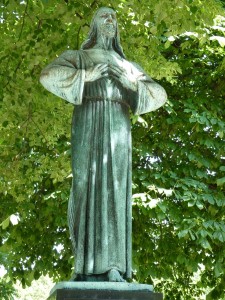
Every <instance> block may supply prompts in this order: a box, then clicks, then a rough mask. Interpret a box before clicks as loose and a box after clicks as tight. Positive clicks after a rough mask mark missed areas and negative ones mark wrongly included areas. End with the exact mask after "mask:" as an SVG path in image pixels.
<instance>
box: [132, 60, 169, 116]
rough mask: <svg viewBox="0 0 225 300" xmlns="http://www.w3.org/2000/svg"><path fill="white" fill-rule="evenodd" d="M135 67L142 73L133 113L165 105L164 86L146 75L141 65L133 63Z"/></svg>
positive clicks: (138, 82) (139, 113)
mask: <svg viewBox="0 0 225 300" xmlns="http://www.w3.org/2000/svg"><path fill="white" fill-rule="evenodd" d="M133 67H134V68H136V69H138V71H139V72H141V73H142V74H141V76H139V79H138V80H137V92H136V93H135V95H134V99H133V101H132V102H133V105H132V107H131V109H132V111H133V113H134V114H135V115H141V114H145V113H148V112H150V111H153V110H156V109H158V108H159V107H161V106H163V105H164V104H165V102H166V100H167V94H166V91H165V90H164V88H163V87H162V86H161V85H159V84H158V83H156V82H155V81H154V80H152V79H151V78H150V77H149V76H148V75H146V74H145V73H144V71H143V70H142V69H141V67H140V66H138V65H136V64H134V63H133ZM134 72H135V71H134Z"/></svg>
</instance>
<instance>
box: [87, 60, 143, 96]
mask: <svg viewBox="0 0 225 300" xmlns="http://www.w3.org/2000/svg"><path fill="white" fill-rule="evenodd" d="M104 77H112V78H114V79H115V80H117V81H119V82H120V83H121V84H122V86H123V87H125V88H126V89H129V90H132V91H136V90H137V80H136V79H135V78H134V76H131V75H130V76H129V75H128V74H127V72H126V71H125V70H123V69H122V68H120V67H118V66H114V65H108V64H98V65H96V66H94V67H91V68H89V69H87V70H86V75H85V82H92V81H96V80H98V79H101V78H104Z"/></svg>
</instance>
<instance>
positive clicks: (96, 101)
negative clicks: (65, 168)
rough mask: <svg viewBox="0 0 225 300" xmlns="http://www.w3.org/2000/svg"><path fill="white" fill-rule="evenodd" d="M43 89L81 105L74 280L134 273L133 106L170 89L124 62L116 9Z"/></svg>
mask: <svg viewBox="0 0 225 300" xmlns="http://www.w3.org/2000/svg"><path fill="white" fill-rule="evenodd" d="M40 81H41V83H42V84H43V86H44V87H45V88H46V89H47V90H49V91H50V92H52V93H54V94H55V95H57V96H59V97H61V98H63V99H65V100H66V101H68V102H71V103H72V104H74V105H75V109H74V114H73V120H72V137H71V139H72V172H73V182H72V189H71V195H70V199H69V205H68V220H69V229H70V235H71V240H72V244H73V249H74V255H75V280H78V281H79V280H82V281H95V280H96V281H124V280H125V279H127V278H131V260H132V259H131V126H130V116H129V109H131V111H132V112H133V113H134V114H144V113H147V112H149V111H153V110H156V109H158V108H159V107H160V106H162V105H163V104H164V103H165V101H166V97H167V96H166V92H165V90H164V89H163V88H162V87H161V86H160V85H159V84H157V83H156V82H154V81H153V80H152V79H151V78H150V77H149V76H148V75H147V74H146V73H145V72H144V71H143V70H142V69H141V67H140V66H138V65H136V64H135V63H132V62H129V61H127V60H126V58H125V56H124V53H123V50H122V47H121V44H120V39H119V33H118V26H117V20H116V14H115V12H114V11H113V10H112V9H110V8H101V9H99V10H98V11H97V12H96V14H95V15H94V17H93V21H92V24H91V27H90V33H89V36H88V39H87V40H86V41H85V42H84V43H83V44H82V46H81V49H80V50H78V51H73V50H68V51H66V52H64V53H63V54H62V55H60V56H59V57H58V58H57V59H56V60H55V61H54V62H52V63H51V64H50V65H48V66H47V67H46V68H45V69H44V70H43V71H42V74H41V79H40Z"/></svg>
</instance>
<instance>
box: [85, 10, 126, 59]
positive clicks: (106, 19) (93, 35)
mask: <svg viewBox="0 0 225 300" xmlns="http://www.w3.org/2000/svg"><path fill="white" fill-rule="evenodd" d="M99 35H104V36H107V37H109V38H112V39H113V48H114V50H115V51H116V52H117V53H118V54H119V55H120V56H121V57H125V55H124V53H123V49H122V47H121V44H120V37H119V31H118V24H117V19H116V13H115V11H114V10H113V9H112V8H108V7H101V8H99V9H98V10H97V11H96V13H95V14H94V16H93V18H92V22H91V26H90V31H89V34H88V38H87V40H86V41H84V43H83V44H82V45H81V49H84V50H85V49H90V48H93V47H94V45H95V44H96V40H97V36H99Z"/></svg>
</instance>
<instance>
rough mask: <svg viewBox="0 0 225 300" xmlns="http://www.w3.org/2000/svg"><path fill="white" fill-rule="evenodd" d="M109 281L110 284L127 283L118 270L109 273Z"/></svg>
mask: <svg viewBox="0 0 225 300" xmlns="http://www.w3.org/2000/svg"><path fill="white" fill-rule="evenodd" d="M108 279H109V281H110V282H125V280H124V279H123V277H122V276H121V275H120V272H119V271H117V270H116V269H111V270H110V271H109V272H108Z"/></svg>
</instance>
